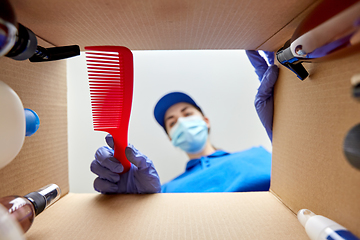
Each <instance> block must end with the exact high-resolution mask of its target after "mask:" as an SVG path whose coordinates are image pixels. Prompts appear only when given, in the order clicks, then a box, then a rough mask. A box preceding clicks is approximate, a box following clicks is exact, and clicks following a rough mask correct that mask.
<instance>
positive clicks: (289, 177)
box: [271, 53, 360, 235]
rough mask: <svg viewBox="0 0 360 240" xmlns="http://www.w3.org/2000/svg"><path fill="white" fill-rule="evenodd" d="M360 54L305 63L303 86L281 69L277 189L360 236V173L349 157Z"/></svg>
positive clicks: (357, 111) (295, 205)
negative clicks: (345, 149) (348, 137)
mask: <svg viewBox="0 0 360 240" xmlns="http://www.w3.org/2000/svg"><path fill="white" fill-rule="evenodd" d="M359 66H360V54H359V53H358V54H356V55H352V56H349V57H346V58H342V59H338V60H334V61H330V62H321V63H312V64H305V67H306V68H307V70H308V71H309V72H310V77H309V78H308V79H306V80H304V81H303V82H302V81H300V80H299V79H298V78H297V77H296V75H295V74H294V73H293V72H291V71H289V70H288V69H286V68H284V67H282V68H281V69H280V77H279V79H278V81H277V84H276V88H275V109H274V111H275V112H274V126H273V130H274V135H273V165H272V176H271V177H272V179H271V191H273V192H274V193H275V194H276V195H277V196H279V198H281V200H282V201H283V202H284V204H285V205H286V206H288V207H289V208H290V209H291V210H292V211H294V212H295V213H296V212H297V211H298V210H300V209H302V208H308V209H310V210H312V211H313V212H315V213H317V214H321V215H324V216H326V217H329V218H331V219H333V220H335V221H337V222H339V223H340V224H342V225H344V226H346V227H347V228H349V229H350V230H351V231H353V232H354V233H355V234H357V235H360V230H359V228H358V226H359V225H360V204H359V199H360V188H359V183H360V171H359V170H356V169H355V168H354V167H352V166H351V165H350V164H349V163H348V162H347V160H346V158H345V155H344V154H343V141H344V139H345V136H346V134H347V132H348V131H349V130H350V129H351V128H352V127H354V126H355V125H357V124H359V123H360V103H359V102H358V101H356V100H355V99H353V98H352V95H351V84H350V78H351V77H352V76H353V75H354V74H358V73H360V69H359Z"/></svg>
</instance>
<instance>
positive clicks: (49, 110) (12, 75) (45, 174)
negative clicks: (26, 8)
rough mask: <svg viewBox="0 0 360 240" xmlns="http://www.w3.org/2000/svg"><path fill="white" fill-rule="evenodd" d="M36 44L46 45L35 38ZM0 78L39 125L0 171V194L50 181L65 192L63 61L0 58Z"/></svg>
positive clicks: (66, 163) (23, 192)
mask: <svg viewBox="0 0 360 240" xmlns="http://www.w3.org/2000/svg"><path fill="white" fill-rule="evenodd" d="M39 45H42V46H45V47H48V46H49V44H48V43H45V42H43V41H41V40H40V41H39ZM0 72H1V74H0V80H1V81H3V82H5V83H7V84H8V85H9V86H10V87H11V88H12V89H14V91H15V92H16V93H17V94H18V95H19V97H20V99H21V100H22V102H23V105H24V107H25V108H30V109H33V110H34V111H35V112H37V114H38V115H39V117H40V128H39V130H38V131H37V132H36V133H35V134H34V135H32V136H31V137H26V138H25V142H24V145H23V147H22V150H21V151H20V153H19V154H18V156H17V157H16V158H15V159H14V160H13V161H12V162H11V163H10V164H9V165H7V166H6V167H4V168H3V169H1V170H0V197H2V196H6V195H13V194H17V195H24V194H26V193H28V192H29V191H35V190H37V189H38V188H41V187H43V186H45V185H47V184H50V183H56V184H58V185H59V186H60V188H61V190H62V192H63V194H65V193H67V192H68V191H69V183H68V162H67V158H68V152H67V106H66V104H67V99H66V97H67V94H66V91H67V88H66V62H65V61H57V62H45V63H31V62H29V61H28V60H26V61H15V60H12V59H9V58H5V57H2V58H0Z"/></svg>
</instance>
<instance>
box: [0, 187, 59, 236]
mask: <svg viewBox="0 0 360 240" xmlns="http://www.w3.org/2000/svg"><path fill="white" fill-rule="evenodd" d="M60 195H61V191H60V188H59V186H58V185H56V184H50V185H47V186H45V187H43V188H41V189H39V190H37V191H35V192H31V193H29V194H27V195H25V196H23V197H20V196H7V197H3V198H0V204H2V205H3V206H4V207H5V208H6V209H8V212H9V213H10V216H11V217H12V218H14V219H15V220H16V221H17V222H18V223H19V224H20V226H21V228H22V230H23V231H24V233H25V232H26V231H27V230H28V229H29V228H30V227H31V224H32V223H33V221H34V218H35V216H37V215H39V214H40V213H41V212H42V211H44V210H45V209H46V208H47V207H49V206H50V205H51V204H53V203H54V202H55V201H56V200H58V199H59V198H60Z"/></svg>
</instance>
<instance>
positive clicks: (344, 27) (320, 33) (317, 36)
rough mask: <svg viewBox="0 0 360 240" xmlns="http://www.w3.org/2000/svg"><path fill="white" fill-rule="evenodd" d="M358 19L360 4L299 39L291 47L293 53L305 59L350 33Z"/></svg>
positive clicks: (359, 16)
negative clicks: (307, 55)
mask: <svg viewBox="0 0 360 240" xmlns="http://www.w3.org/2000/svg"><path fill="white" fill-rule="evenodd" d="M358 18H360V2H359V3H356V4H354V5H353V6H351V7H349V8H348V9H345V10H344V11H342V12H341V13H339V14H337V15H335V16H334V17H332V18H331V19H329V20H328V21H325V22H324V23H322V24H320V25H319V26H317V27H315V28H314V29H312V30H310V31H309V32H307V33H305V34H303V35H302V36H300V37H299V38H297V39H296V40H295V41H294V42H293V43H291V45H290V49H291V53H292V54H293V55H294V56H297V57H304V56H303V55H306V54H308V53H311V52H313V51H314V50H315V49H317V48H319V47H321V46H323V45H325V44H327V43H329V42H332V41H333V40H335V39H336V38H337V37H339V36H342V35H343V34H345V33H350V31H351V30H352V29H354V22H355V21H356V20H357V19H358ZM297 49H301V50H300V51H298V50H297ZM299 53H302V54H299Z"/></svg>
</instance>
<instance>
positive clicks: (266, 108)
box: [246, 50, 279, 141]
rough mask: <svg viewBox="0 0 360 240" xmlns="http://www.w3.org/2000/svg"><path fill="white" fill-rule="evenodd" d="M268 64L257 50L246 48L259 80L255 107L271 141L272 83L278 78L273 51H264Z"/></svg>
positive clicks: (272, 113)
mask: <svg viewBox="0 0 360 240" xmlns="http://www.w3.org/2000/svg"><path fill="white" fill-rule="evenodd" d="M264 53H265V55H266V56H267V58H268V61H269V63H270V66H268V64H267V63H266V61H265V59H264V58H263V57H261V56H260V54H259V53H258V51H254V50H246V55H247V56H248V58H249V60H250V62H251V64H252V65H253V66H254V68H255V72H256V74H257V75H258V78H259V80H260V87H259V89H258V92H257V94H256V97H255V108H256V112H257V114H258V116H259V118H260V121H261V123H262V124H263V126H264V127H265V130H266V132H267V134H268V136H269V138H270V140H271V141H272V126H273V115H274V85H275V83H276V80H277V78H278V74H279V68H278V67H277V66H276V65H274V53H273V52H265V51H264Z"/></svg>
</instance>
